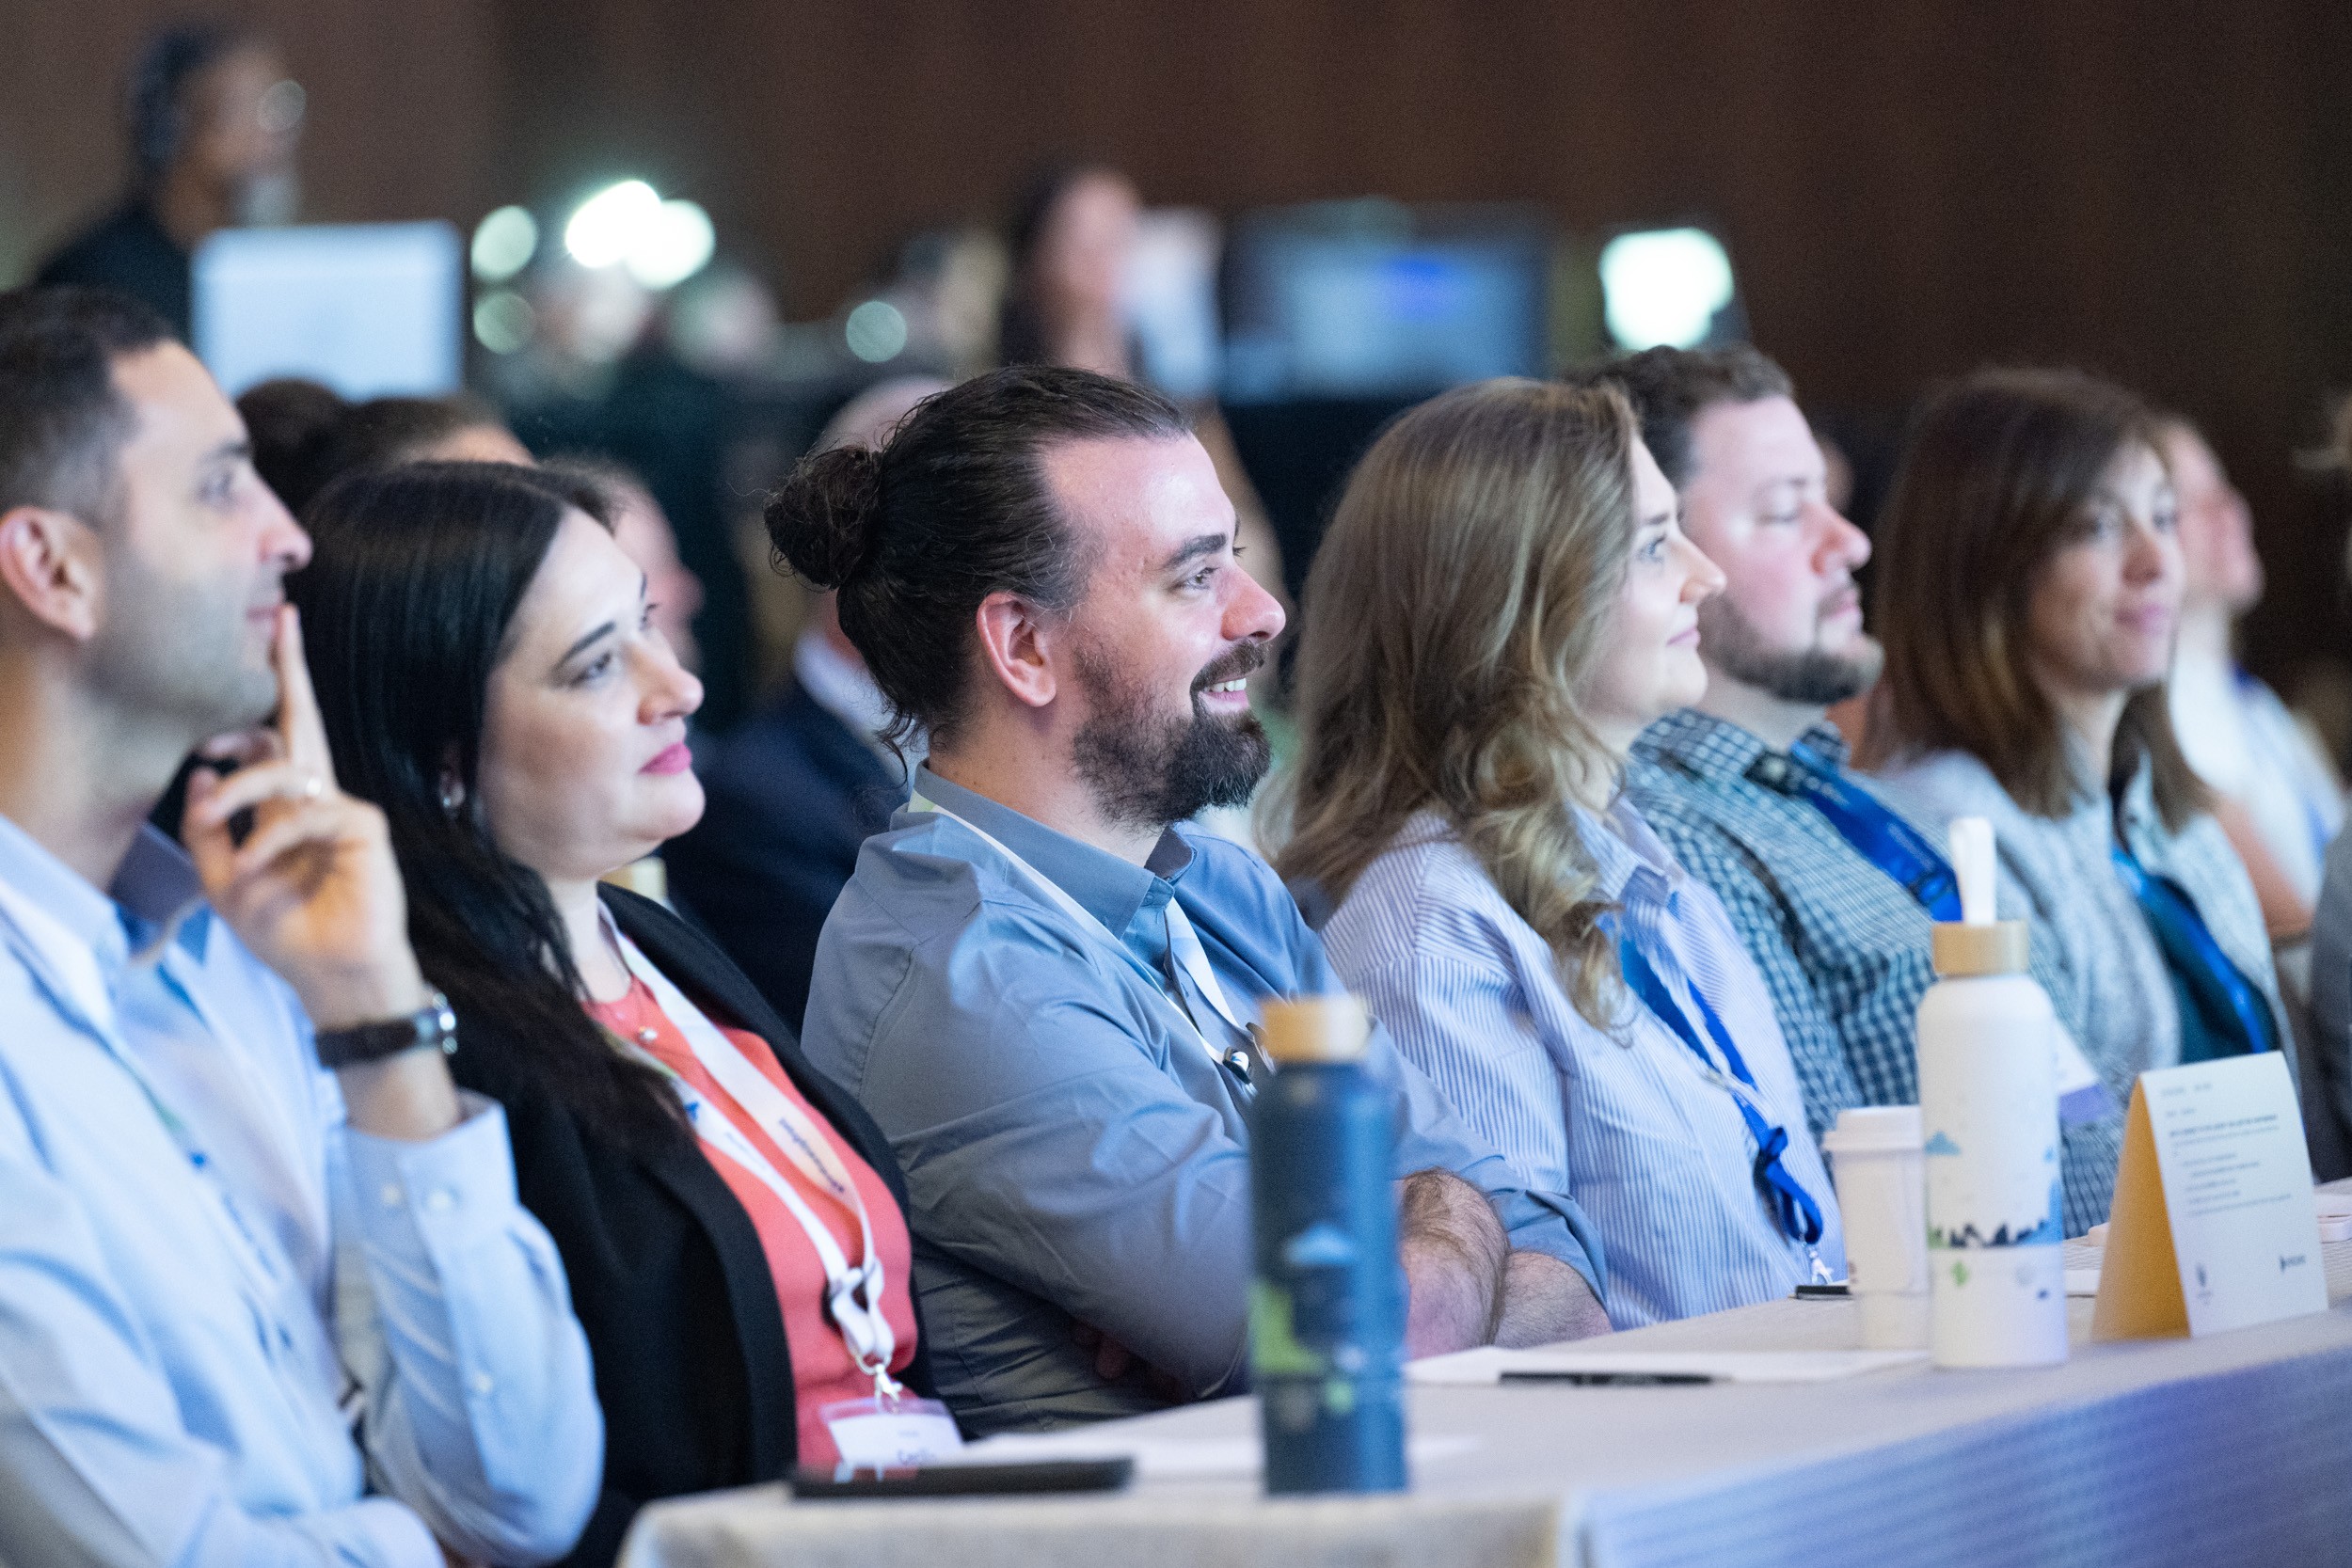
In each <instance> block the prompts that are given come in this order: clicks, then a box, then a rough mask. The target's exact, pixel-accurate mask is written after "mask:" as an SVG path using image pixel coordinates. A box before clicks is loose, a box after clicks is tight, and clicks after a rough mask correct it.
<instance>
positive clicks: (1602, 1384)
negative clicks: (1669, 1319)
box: [1502, 1369, 1720, 1388]
mask: <svg viewBox="0 0 2352 1568" xmlns="http://www.w3.org/2000/svg"><path fill="white" fill-rule="evenodd" d="M1502 1381H1503V1382H1505V1383H1570V1384H1574V1385H1576V1386H1578V1387H1581V1388H1638V1387H1650V1386H1661V1385H1671V1386H1684V1385H1687V1384H1693V1383H1715V1382H1718V1381H1720V1380H1719V1379H1717V1378H1716V1377H1714V1376H1713V1375H1712V1374H1710V1373H1708V1372H1595V1371H1565V1370H1563V1371H1540V1370H1533V1369H1524V1370H1521V1369H1515V1370H1509V1371H1506V1372H1504V1373H1503V1374H1502Z"/></svg>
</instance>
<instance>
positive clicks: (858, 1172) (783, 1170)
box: [588, 975, 914, 1468]
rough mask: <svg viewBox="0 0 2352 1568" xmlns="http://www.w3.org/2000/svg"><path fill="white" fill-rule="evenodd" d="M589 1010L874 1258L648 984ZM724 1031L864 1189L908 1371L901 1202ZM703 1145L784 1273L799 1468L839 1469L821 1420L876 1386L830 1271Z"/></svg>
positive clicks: (740, 1034)
mask: <svg viewBox="0 0 2352 1568" xmlns="http://www.w3.org/2000/svg"><path fill="white" fill-rule="evenodd" d="M588 1011H589V1014H590V1016H592V1017H593V1018H595V1019H596V1022H599V1023H601V1024H603V1025H604V1026H605V1027H606V1028H608V1029H611V1030H612V1032H613V1033H614V1034H616V1035H618V1036H620V1037H622V1038H624V1039H627V1040H629V1041H631V1042H632V1043H634V1044H636V1045H638V1046H640V1047H642V1048H643V1049H644V1050H645V1051H647V1052H649V1053H651V1054H652V1055H653V1056H654V1057H655V1058H656V1059H657V1060H659V1061H660V1063H661V1065H662V1066H664V1067H666V1068H668V1069H670V1070H671V1071H673V1072H675V1073H676V1074H677V1075H678V1076H679V1077H680V1078H683V1079H685V1080H686V1081H687V1082H688V1083H689V1084H691V1085H693V1086H694V1087H695V1088H696V1089H698V1090H700V1091H701V1093H702V1096H703V1098H704V1099H705V1100H707V1101H709V1102H710V1103H711V1105H712V1106H713V1107H714V1108H716V1109H717V1110H719V1111H720V1112H722V1113H723V1114H724V1115H725V1116H726V1117H727V1118H728V1119H729V1120H731V1121H733V1122H734V1123H735V1125H736V1126H737V1127H738V1128H739V1129H741V1130H742V1132H743V1135H744V1136H745V1137H747V1138H749V1139H750V1140H751V1142H752V1147H753V1148H756V1149H758V1150H759V1151H760V1152H761V1153H762V1154H764V1155H766V1156H767V1157H768V1160H769V1163H770V1164H772V1165H774V1166H775V1169H776V1173H777V1174H778V1175H780V1176H782V1177H783V1178H784V1179H785V1180H787V1181H789V1182H791V1183H792V1187H793V1190H794V1191H795V1192H797V1193H798V1194H799V1195H800V1196H801V1199H802V1201H803V1202H804V1203H806V1204H807V1205H808V1208H809V1211H810V1212H812V1213H814V1214H816V1215H817V1217H818V1219H819V1220H821V1221H822V1222H823V1223H824V1226H825V1228H826V1229H828V1230H830V1231H832V1232H833V1237H834V1241H835V1242H836V1243H839V1244H840V1247H841V1255H842V1256H843V1257H844V1258H846V1259H849V1260H850V1263H852V1264H855V1263H858V1262H861V1261H863V1260H864V1259H863V1254H864V1247H863V1243H862V1242H861V1240H860V1238H859V1235H858V1227H857V1216H856V1215H855V1214H853V1213H851V1212H850V1210H849V1208H848V1207H847V1206H846V1205H845V1204H843V1203H842V1202H841V1201H840V1200H839V1199H837V1198H835V1197H834V1196H833V1195H832V1194H831V1193H829V1192H826V1191H825V1190H823V1189H822V1188H820V1187H818V1186H817V1185H815V1184H814V1183H812V1182H811V1181H810V1180H808V1179H807V1178H806V1177H804V1176H803V1175H802V1174H801V1171H800V1168H799V1167H798V1166H797V1165H795V1164H793V1163H792V1161H791V1159H790V1158H789V1157H788V1156H787V1154H786V1153H785V1152H784V1150H783V1149H781V1148H778V1147H777V1146H776V1144H775V1141H774V1140H773V1139H771V1138H770V1137H769V1135H768V1134H767V1132H765V1131H764V1130H763V1129H762V1128H761V1127H760V1125H759V1123H758V1122H757V1121H756V1120H755V1119H754V1118H753V1117H751V1115H750V1114H749V1113H747V1112H746V1111H745V1110H744V1109H743V1108H742V1107H741V1106H740V1105H739V1104H737V1103H736V1101H735V1100H734V1098H733V1097H732V1096H730V1095H729V1094H728V1093H727V1092H726V1090H725V1089H723V1088H722V1087H720V1085H719V1084H718V1082H717V1081H716V1080H715V1079H713V1078H712V1077H711V1076H710V1074H709V1073H708V1072H707V1071H705V1070H704V1069H703V1065H702V1064H701V1063H700V1062H698V1061H696V1060H695V1059H694V1053H693V1051H692V1050H691V1048H689V1046H688V1045H687V1043H686V1035H685V1033H684V1031H682V1030H681V1029H679V1028H678V1026H677V1025H676V1024H675V1022H672V1021H671V1020H670V1019H669V1018H668V1017H667V1016H666V1015H665V1014H663V1012H662V1011H661V1008H660V1005H659V1004H657V1003H656V1002H655V1001H654V998H653V993H652V992H651V991H649V990H646V989H645V984H644V981H642V980H640V979H638V978H637V977H636V976H635V975H631V976H629V988H628V995H627V996H625V997H622V998H621V999H620V1000H619V1001H617V1002H598V1003H591V1004H589V1006H588ZM712 1022H714V1023H715V1022H717V1020H715V1019H714V1020H713V1021H712ZM720 1033H721V1034H722V1035H723V1036H724V1037H726V1039H727V1040H728V1042H729V1043H730V1044H732V1045H734V1046H735V1048H736V1049H737V1050H739V1051H740V1052H742V1053H743V1054H744V1056H745V1057H746V1058H747V1059H749V1060H750V1061H751V1062H752V1064H753V1065H754V1066H755V1067H757V1068H758V1069H759V1070H760V1071H761V1072H762V1073H763V1074H765V1075H766V1076H767V1078H768V1079H769V1081H770V1082H771V1083H773V1084H774V1085H776V1087H777V1088H778V1089H780V1090H782V1091H783V1092H784V1093H785V1094H786V1095H787V1097H789V1098H790V1099H791V1100H792V1101H793V1102H794V1103H796V1104H797V1105H799V1106H800V1107H801V1108H802V1109H803V1110H805V1111H807V1112H808V1115H809V1119H810V1120H811V1121H813V1122H815V1123H816V1124H817V1125H818V1127H819V1128H820V1129H822V1130H823V1132H824V1134H825V1137H826V1139H827V1140H828V1141H829V1142H830V1143H831V1144H832V1146H833V1149H834V1154H836V1155H837V1156H838V1157H839V1158H840V1160H841V1163H842V1164H843V1165H844V1166H846V1167H847V1168H848V1170H849V1172H850V1179H851V1180H853V1181H854V1182H855V1183H856V1186H857V1192H858V1196H859V1197H860V1198H862V1199H863V1200H864V1201H865V1204H866V1222H867V1223H868V1224H869V1225H871V1226H872V1227H873V1231H874V1245H875V1247H876V1248H877V1249H878V1250H879V1251H880V1252H881V1253H882V1315H883V1317H885V1318H886V1319H888V1320H889V1323H890V1329H891V1332H892V1334H894V1335H895V1336H897V1338H898V1348H897V1350H896V1351H894V1352H893V1353H892V1354H891V1360H890V1367H891V1370H892V1371H894V1372H896V1371H899V1370H903V1369H904V1368H905V1367H906V1364H907V1363H908V1362H909V1361H910V1360H912V1359H914V1296H913V1294H912V1292H911V1291H910V1289H909V1285H908V1276H909V1271H910V1266H911V1256H912V1250H913V1249H912V1245H911V1243H909V1241H908V1239H907V1226H906V1217H905V1216H904V1215H903V1214H901V1213H900V1212H898V1199H897V1198H895V1197H893V1196H891V1194H890V1189H889V1187H888V1186H886V1185H885V1184H884V1183H883V1181H882V1178H881V1177H880V1176H878V1175H876V1174H875V1172H874V1169H873V1167H872V1166H870V1165H868V1164H866V1162H865V1160H863V1159H862V1158H860V1157H859V1155H858V1152H857V1150H856V1148H853V1147H852V1146H851V1145H850V1141H849V1140H848V1139H846V1138H844V1137H843V1136H841V1134H840V1132H838V1131H837V1130H835V1129H834V1125H833V1123H832V1122H831V1121H830V1120H828V1119H827V1118H826V1117H825V1114H824V1113H823V1112H822V1111H820V1110H818V1108H817V1107H815V1106H814V1105H811V1104H810V1103H809V1102H808V1098H807V1097H806V1096H805V1095H803V1094H802V1093H801V1091H800V1089H799V1087H798V1086H797V1085H794V1084H793V1082H792V1079H791V1075H790V1074H788V1073H787V1072H786V1071H785V1070H784V1069H783V1067H782V1065H780V1064H779V1063H778V1062H777V1061H776V1058H775V1053H773V1052H771V1051H770V1050H769V1049H768V1044H767V1042H766V1041H765V1040H762V1039H761V1038H760V1037H758V1036H757V1035H755V1034H753V1033H751V1032H750V1031H749V1030H744V1029H729V1028H726V1027H724V1026H723V1025H722V1026H721V1028H720ZM696 1141H697V1143H699V1144H700V1146H701V1148H702V1150H703V1155H704V1157H705V1158H706V1159H707V1160H709V1161H710V1163H711V1164H712V1166H713V1167H715V1168H716V1169H717V1170H718V1172H719V1174H720V1176H721V1177H723V1179H724V1180H725V1181H726V1184H727V1189H728V1190H729V1191H730V1192H732V1193H734V1194H735V1197H736V1201H737V1202H739V1203H740V1204H742V1206H743V1209H744V1212H747V1213H749V1214H750V1215H751V1217H752V1224H753V1226H754V1227H755V1228H756V1229H757V1231H758V1232H759V1243H760V1246H761V1247H762V1248H763V1249H764V1250H765V1251H766V1253H767V1255H768V1268H769V1272H770V1273H771V1274H773V1275H775V1280H776V1300H777V1303H778V1304H779V1305H780V1306H781V1307H783V1309H784V1335H785V1339H786V1342H787V1344H788V1345H789V1346H790V1348H791V1354H792V1395H793V1400H794V1402H795V1404H796V1405H797V1407H798V1410H797V1415H798V1424H799V1429H800V1461H799V1462H800V1463H801V1464H803V1465H817V1466H819V1467H828V1468H829V1467H831V1466H832V1465H834V1463H836V1462H837V1461H838V1459H839V1457H840V1455H839V1452H838V1450H837V1449H834V1441H833V1433H832V1432H831V1431H830V1430H829V1429H828V1428H827V1427H826V1425H825V1422H824V1418H823V1417H822V1415H821V1414H820V1412H821V1411H822V1410H823V1408H824V1407H825V1406H826V1405H828V1404H831V1403H833V1402H835V1401H838V1400H856V1399H867V1398H870V1397H872V1395H873V1392H874V1380H873V1379H872V1378H870V1377H867V1376H866V1375H865V1374H863V1373H861V1372H860V1371H859V1370H857V1364H856V1363H855V1362H854V1361H852V1360H851V1359H850V1352H849V1347H848V1346H846V1345H845V1344H843V1343H842V1340H841V1333H840V1331H839V1330H838V1329H836V1328H834V1325H833V1323H832V1321H831V1320H830V1319H828V1318H827V1317H826V1316H825V1309H824V1299H825V1271H824V1267H823V1265H821V1264H820V1263H818V1260H817V1249H816V1248H815V1247H813V1246H811V1245H810V1244H809V1240H808V1237H807V1235H806V1234H805V1233H803V1231H802V1229H801V1227H800V1222H799V1221H797V1220H795V1219H794V1218H793V1217H792V1213H791V1211H789V1210H788V1209H787V1208H786V1207H785V1206H784V1203H783V1201H782V1200H781V1199H779V1198H778V1197H777V1196H776V1195H775V1194H773V1193H771V1192H770V1191H769V1190H768V1188H767V1186H766V1185H765V1184H764V1183H762V1182H761V1180H759V1178H757V1177H756V1176H754V1175H753V1174H752V1173H751V1172H749V1171H747V1170H745V1169H744V1168H743V1167H742V1166H741V1165H739V1164H737V1163H736V1162H735V1161H734V1160H732V1159H729V1158H728V1157H727V1156H726V1155H724V1154H722V1153H720V1152H719V1151H718V1150H716V1149H714V1148H711V1147H710V1145H709V1144H708V1143H707V1142H703V1141H702V1140H699V1139H698V1140H696ZM755 1397H756V1394H755Z"/></svg>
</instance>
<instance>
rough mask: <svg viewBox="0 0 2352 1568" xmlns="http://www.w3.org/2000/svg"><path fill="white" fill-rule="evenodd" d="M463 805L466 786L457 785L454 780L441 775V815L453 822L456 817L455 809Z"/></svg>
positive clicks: (446, 775) (445, 774)
mask: <svg viewBox="0 0 2352 1568" xmlns="http://www.w3.org/2000/svg"><path fill="white" fill-rule="evenodd" d="M465 803H466V786H465V785H464V784H459V783H458V782H457V781H456V779H455V778H453V777H452V776H451V775H449V774H447V773H444V774H442V775H441V815H442V816H447V817H450V818H452V819H454V818H455V817H456V816H457V809H458V808H459V807H460V806H463V805H464V804H465Z"/></svg>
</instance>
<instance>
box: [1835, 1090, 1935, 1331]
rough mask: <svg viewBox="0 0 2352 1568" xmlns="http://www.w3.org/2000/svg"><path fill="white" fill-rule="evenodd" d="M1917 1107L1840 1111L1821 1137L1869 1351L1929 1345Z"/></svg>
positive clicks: (1923, 1187)
mask: <svg viewBox="0 0 2352 1568" xmlns="http://www.w3.org/2000/svg"><path fill="white" fill-rule="evenodd" d="M1920 1143H1921V1132H1920V1129H1919V1107H1918V1106H1916V1105H1862V1106H1856V1107H1855V1108H1854V1109H1852V1110H1850V1111H1841V1112H1839V1113H1838V1116H1837V1125H1836V1126H1835V1127H1833V1128H1831V1129H1830V1130H1829V1132H1828V1134H1827V1135H1826V1136H1824V1137H1823V1138H1822V1139H1821V1152H1822V1153H1824V1154H1826V1155H1828V1156H1829V1158H1830V1174H1831V1177H1832V1179H1833V1180H1836V1183H1837V1211H1838V1212H1839V1214H1840V1215H1841V1216H1843V1218H1844V1221H1845V1226H1846V1270H1847V1275H1848V1280H1849V1283H1850V1285H1851V1289H1852V1291H1853V1293H1854V1297H1855V1299H1856V1300H1858V1301H1859V1302H1860V1303H1861V1304H1862V1343H1863V1345H1864V1347H1865V1348H1866V1349H1869V1350H1918V1349H1921V1348H1923V1347H1925V1346H1926V1344H1927V1342H1928V1206H1927V1162H1926V1156H1925V1155H1924V1154H1923V1153H1922V1152H1921V1150H1920Z"/></svg>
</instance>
